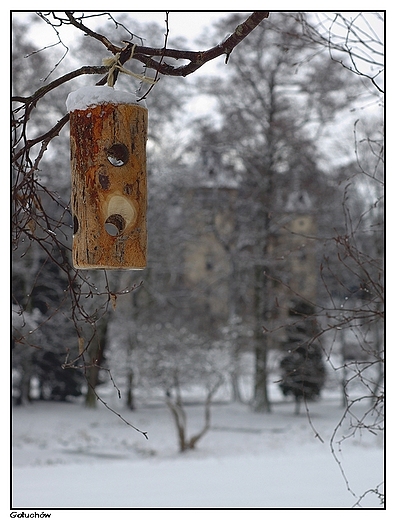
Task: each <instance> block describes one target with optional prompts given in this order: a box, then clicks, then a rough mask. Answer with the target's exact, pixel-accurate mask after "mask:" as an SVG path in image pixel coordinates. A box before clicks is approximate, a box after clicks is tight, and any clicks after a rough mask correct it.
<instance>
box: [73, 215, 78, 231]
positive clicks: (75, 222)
mask: <svg viewBox="0 0 396 520" xmlns="http://www.w3.org/2000/svg"><path fill="white" fill-rule="evenodd" d="M78 227H79V226H78V218H77V217H76V216H75V215H74V216H73V234H74V235H75V234H76V233H77V231H78Z"/></svg>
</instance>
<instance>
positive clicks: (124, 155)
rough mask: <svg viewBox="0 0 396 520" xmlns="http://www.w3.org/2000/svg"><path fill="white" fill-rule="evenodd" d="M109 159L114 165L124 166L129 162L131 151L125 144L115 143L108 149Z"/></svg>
mask: <svg viewBox="0 0 396 520" xmlns="http://www.w3.org/2000/svg"><path fill="white" fill-rule="evenodd" d="M106 155H107V159H108V161H109V163H110V164H112V165H113V166H124V164H126V163H127V162H128V159H129V152H128V148H127V147H126V146H125V144H121V143H117V144H113V145H112V146H111V147H110V148H108V149H107V150H106Z"/></svg>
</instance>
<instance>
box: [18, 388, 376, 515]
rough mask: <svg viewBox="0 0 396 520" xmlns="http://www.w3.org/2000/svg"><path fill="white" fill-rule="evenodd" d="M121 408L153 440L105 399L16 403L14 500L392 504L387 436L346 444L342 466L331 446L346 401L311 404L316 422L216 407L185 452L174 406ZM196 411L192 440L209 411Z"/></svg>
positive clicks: (286, 412) (283, 406)
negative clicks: (92, 403) (386, 486)
mask: <svg viewBox="0 0 396 520" xmlns="http://www.w3.org/2000/svg"><path fill="white" fill-rule="evenodd" d="M111 404H112V403H111ZM117 410H118V411H119V412H120V413H121V414H122V416H123V417H124V418H125V419H126V420H128V421H129V422H131V423H132V424H133V425H135V426H136V427H138V428H139V429H142V430H144V431H147V432H148V436H149V439H148V440H146V439H145V438H144V437H143V435H141V434H140V433H138V432H136V431H134V430H132V429H131V428H130V427H128V426H127V425H126V424H125V423H124V422H122V420H120V419H119V418H118V417H117V416H116V415H114V414H113V413H111V412H110V411H109V410H107V409H106V408H105V407H103V405H101V404H100V403H99V404H98V408H97V409H96V410H87V409H85V408H84V407H83V406H82V405H81V404H78V403H45V402H36V403H34V404H32V405H30V406H26V407H16V408H14V409H13V482H12V507H13V508H16V509H27V508H34V509H35V510H40V511H44V510H47V509H52V508H92V509H94V508H175V509H178V508H213V509H214V508H276V509H278V508H352V507H354V506H356V503H357V502H358V501H359V499H360V497H361V496H363V495H364V494H365V496H364V498H363V499H362V500H361V501H360V506H357V507H363V508H369V509H372V508H382V506H381V504H380V502H379V500H378V497H377V496H376V494H375V493H372V492H370V491H369V490H373V489H375V488H377V486H378V485H379V484H380V483H381V482H382V481H383V446H382V439H381V438H380V436H378V435H377V436H375V435H372V434H370V433H367V432H360V433H359V435H355V436H354V437H353V438H349V439H347V440H345V441H343V442H342V444H341V445H340V446H339V445H338V443H336V445H335V446H334V448H335V454H336V456H337V459H338V462H337V460H336V458H335V457H334V454H333V453H332V449H331V444H330V439H331V436H332V434H333V431H334V428H335V427H336V426H337V424H338V422H339V421H340V419H341V417H342V413H343V410H342V407H341V406H340V400H339V399H335V398H332V399H329V398H328V399H326V398H324V399H322V400H321V401H319V402H317V403H311V404H310V405H309V412H310V413H309V417H310V420H308V417H307V414H306V412H304V411H303V412H302V413H301V415H300V416H295V415H294V414H293V412H294V405H293V403H291V402H289V403H288V402H284V401H283V402H282V401H280V402H279V403H276V404H274V406H273V411H272V413H271V414H257V413H254V412H252V411H251V409H250V408H249V407H248V406H247V405H242V404H224V403H216V404H214V405H213V407H212V410H213V414H212V427H211V429H210V431H209V432H208V433H207V434H206V436H204V437H203V438H202V439H201V441H200V442H199V443H198V445H197V448H196V449H195V450H194V451H190V452H186V453H184V454H180V453H178V446H177V438H176V433H175V428H174V424H173V422H172V418H171V415H170V412H169V411H168V409H167V408H166V406H165V405H163V404H161V403H157V404H155V403H151V404H150V403H146V404H141V406H140V407H139V409H138V410H137V411H134V412H132V411H129V410H125V409H122V408H119V409H117ZM186 410H187V413H188V428H187V429H188V432H189V435H192V434H194V433H196V432H197V431H198V429H199V428H200V427H201V425H202V419H203V416H202V413H203V408H202V407H201V406H200V405H197V404H195V405H194V404H191V405H189V406H188V407H186ZM347 423H348V421H347ZM345 426H347V424H345ZM347 432H348V431H347V429H346V428H344V429H343V433H347ZM316 433H317V434H319V436H320V438H321V439H322V440H323V441H324V442H321V440H320V439H319V437H318V436H317V435H316ZM363 433H364V434H363ZM340 437H341V436H340V435H339V436H338V438H340ZM380 490H381V491H383V488H382V487H380ZM73 517H75V518H80V517H79V516H78V512H77V515H76V514H74V513H73ZM53 518H57V517H56V515H55V516H53ZM81 518H82V517H81ZM84 518H85V517H84Z"/></svg>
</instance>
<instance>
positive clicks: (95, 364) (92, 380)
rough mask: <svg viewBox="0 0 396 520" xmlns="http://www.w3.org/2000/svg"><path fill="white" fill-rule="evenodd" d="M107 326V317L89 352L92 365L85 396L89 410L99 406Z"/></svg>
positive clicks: (102, 322)
mask: <svg viewBox="0 0 396 520" xmlns="http://www.w3.org/2000/svg"><path fill="white" fill-rule="evenodd" d="M107 325H108V318H107V315H106V317H104V318H102V320H101V322H100V323H99V325H98V327H97V329H96V334H95V339H96V341H95V342H94V345H93V348H92V350H91V349H89V350H88V354H89V356H90V360H89V361H90V363H92V365H91V366H90V367H89V369H88V371H87V372H88V374H87V382H88V389H87V394H86V396H85V406H87V407H88V408H95V407H96V404H97V396H96V391H95V389H96V386H97V384H98V381H99V370H100V366H101V364H102V361H103V353H104V349H105V346H106V334H107Z"/></svg>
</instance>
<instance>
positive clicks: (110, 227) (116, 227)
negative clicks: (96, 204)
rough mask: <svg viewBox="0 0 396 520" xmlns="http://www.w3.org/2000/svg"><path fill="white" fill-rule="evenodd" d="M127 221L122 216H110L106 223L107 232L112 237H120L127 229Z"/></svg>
mask: <svg viewBox="0 0 396 520" xmlns="http://www.w3.org/2000/svg"><path fill="white" fill-rule="evenodd" d="M125 225H126V222H125V219H124V217H123V216H122V215H118V214H114V215H110V216H109V217H108V218H107V219H106V222H105V230H106V231H107V233H108V234H109V235H111V236H112V237H116V236H118V235H120V234H121V233H122V232H123V231H124V229H125Z"/></svg>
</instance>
